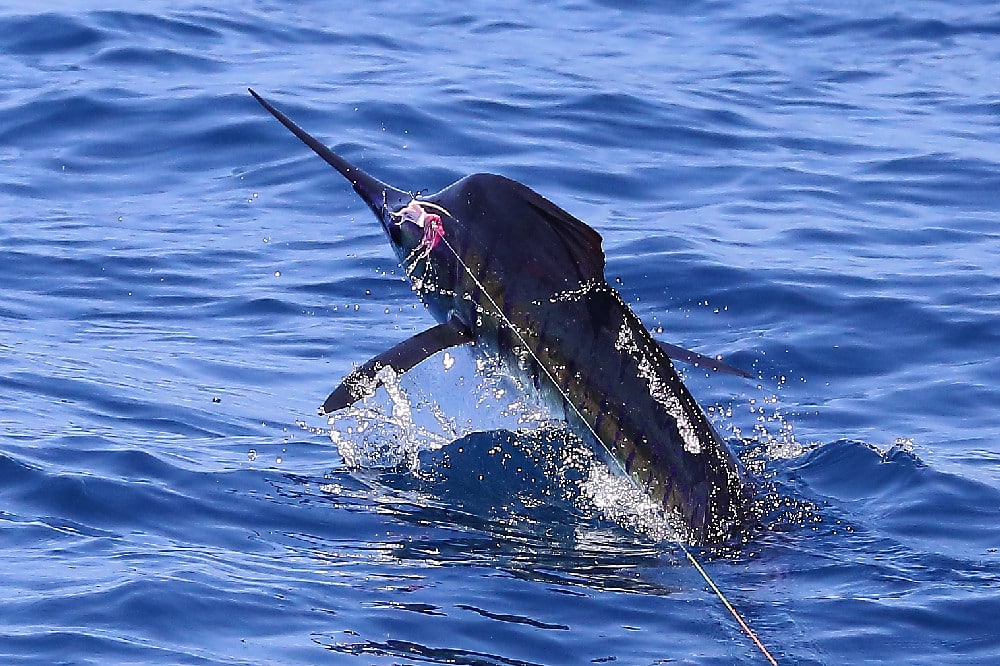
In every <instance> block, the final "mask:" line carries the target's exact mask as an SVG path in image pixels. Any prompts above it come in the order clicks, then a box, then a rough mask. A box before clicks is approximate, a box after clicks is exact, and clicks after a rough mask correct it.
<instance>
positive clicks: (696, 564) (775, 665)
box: [404, 201, 778, 666]
mask: <svg viewBox="0 0 1000 666" xmlns="http://www.w3.org/2000/svg"><path fill="white" fill-rule="evenodd" d="M423 203H430V202H423V201H420V202H419V204H423ZM432 205H433V204H432ZM435 207H436V208H441V207H440V206H435ZM441 210H444V209H443V208H442V209H441ZM444 212H445V213H447V211H444ZM448 216H449V217H451V214H450V213H449V214H448ZM438 240H440V241H442V242H444V244H445V245H446V246H447V247H448V249H449V250H451V253H452V254H453V255H455V260H456V261H458V263H459V265H460V266H461V267H462V268H463V269H464V270H465V273H466V275H468V276H469V278H470V279H471V280H472V281H473V282H475V284H476V286H477V287H478V288H479V290H480V291H481V292H482V293H483V294H484V295H485V296H486V298H487V299H489V301H490V303H491V304H492V305H493V308H494V309H495V310H496V312H497V315H498V318H499V319H500V320H501V321H503V323H504V324H506V325H507V327H508V328H510V330H511V331H512V332H513V333H514V335H516V336H517V338H518V340H520V341H521V344H522V345H523V346H524V349H525V350H527V352H528V353H529V354H530V355H531V357H532V358H533V359H535V363H536V364H537V365H538V367H539V368H541V369H542V370H543V371H544V372H545V374H546V376H547V377H548V378H549V381H550V382H552V385H553V386H555V387H556V390H557V391H559V393H560V395H562V397H563V400H564V402H565V404H568V405H570V406H571V407H572V408H573V411H574V412H576V415H577V416H578V417H579V419H580V420H581V421H582V422H583V423H584V425H586V426H587V429H588V430H590V432H591V433H592V434H593V435H594V438H595V439H597V441H599V442H600V441H601V437H600V435H598V434H597V432H596V431H595V430H594V427H593V426H592V425H590V423H589V422H588V421H587V419H586V418H584V416H583V414H582V413H581V412H580V410H579V408H577V406H576V405H575V404H574V403H573V402H572V401H571V400H570V399H569V396H568V395H566V393H565V392H564V391H563V389H562V387H561V386H559V382H557V381H556V379H555V377H554V376H553V375H552V373H551V372H550V371H549V369H548V368H547V367H546V366H545V364H544V363H542V361H541V359H540V358H538V356H537V355H536V354H535V352H534V351H532V349H531V346H530V345H529V344H528V341H527V340H525V339H524V337H523V336H522V335H521V332H520V331H519V330H518V329H517V327H516V326H514V323H513V322H511V321H510V320H509V319H508V318H507V316H506V315H505V314H504V313H503V311H502V310H501V309H500V306H499V305H497V302H496V301H495V300H493V296H491V295H490V292H489V291H487V289H486V287H485V286H484V285H483V283H482V282H480V281H479V279H478V278H477V277H476V276H475V275H474V274H473V272H472V270H471V269H470V268H469V267H468V266H467V265H466V264H465V262H464V261H462V258H461V257H460V256H459V255H458V252H456V251H455V248H454V247H452V245H451V243H449V242H448V239H447V238H445V237H444V236H443V235H442V236H440V237H439V239H438ZM404 268H405V266H404ZM411 277H412V276H411ZM609 457H610V458H612V459H613V460H614V461H615V464H617V465H618V468H619V469H620V470H621V472H622V473H623V474H624V475H625V476H626V477H628V478H631V476H630V475H629V474H628V472H627V471H626V470H625V467H624V466H623V465H622V463H621V462H620V461H619V460H618V459H617V458H615V457H614V456H609ZM677 545H678V546H679V547H680V549H681V551H682V552H683V553H684V555H685V556H686V557H687V559H688V561H689V562H690V563H691V565H692V566H694V568H695V571H697V572H698V573H699V574H700V575H701V577H702V578H703V579H705V582H706V583H707V584H708V586H709V588H710V589H711V590H712V592H714V593H715V596H717V597H718V598H719V600H720V601H722V605H723V606H725V607H726V610H728V611H729V613H730V614H731V615H732V616H733V617H734V618H736V622H737V623H738V624H739V625H740V628H741V629H742V630H743V632H744V633H745V634H746V635H747V636H748V637H749V638H750V640H751V641H753V644H754V645H755V646H756V647H757V649H758V650H760V652H761V654H763V655H764V658H765V659H767V662H768V663H769V664H771V666H778V662H777V661H776V660H775V658H774V657H773V656H771V652H770V651H769V650H768V649H767V647H766V646H765V645H764V643H763V642H762V641H761V640H760V638H758V636H757V634H756V632H754V630H753V629H752V628H751V627H750V625H749V624H747V622H746V620H744V619H743V616H742V615H740V612H739V611H738V610H736V607H735V606H733V604H732V603H731V602H730V601H729V599H728V598H727V597H726V595H725V594H724V593H723V592H722V590H721V589H719V586H718V585H716V584H715V581H714V580H712V577H711V576H709V575H708V572H707V571H705V568H704V567H702V566H701V563H699V562H698V560H697V559H696V558H695V556H694V554H692V553H691V551H690V550H688V549H687V548H686V547H685V546H684V544H683V543H681V542H680V541H678V542H677Z"/></svg>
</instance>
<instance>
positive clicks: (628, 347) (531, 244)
mask: <svg viewBox="0 0 1000 666" xmlns="http://www.w3.org/2000/svg"><path fill="white" fill-rule="evenodd" d="M250 92H251V94H253V96H254V98H255V99H257V101H258V102H260V103H261V104H262V105H263V106H264V107H265V108H266V109H267V110H268V111H270V112H271V113H272V114H273V115H274V116H275V117H276V118H277V119H278V120H279V121H281V122H282V123H283V124H284V125H285V126H286V127H287V128H288V129H290V130H291V131H292V132H293V133H295V134H296V136H298V137H299V138H300V139H301V140H302V141H303V142H305V143H306V144H307V145H308V146H309V147H310V148H312V149H313V150H315V151H316V152H317V153H318V154H319V155H320V156H321V157H323V159H325V160H326V161H327V162H328V163H329V164H330V165H331V166H333V167H334V168H336V169H337V170H338V171H339V172H340V173H341V174H342V175H343V176H344V177H345V178H347V179H348V180H349V181H350V182H351V184H352V185H353V186H354V189H355V191H356V192H357V193H358V194H359V195H360V197H361V198H362V199H363V200H364V201H365V203H366V204H367V205H368V206H369V208H371V210H372V212H374V213H375V216H376V218H378V220H379V222H380V223H381V224H382V226H383V228H384V229H385V231H386V233H387V234H388V236H389V240H390V242H391V244H392V246H393V248H394V250H395V251H396V253H397V255H398V257H399V259H400V262H401V264H402V265H403V267H404V268H405V269H406V272H407V274H408V276H409V277H410V279H411V280H412V281H413V283H414V285H415V289H416V291H417V292H418V293H419V295H420V297H421V299H422V300H423V301H424V302H425V303H426V304H427V305H428V307H429V309H430V310H431V311H432V313H433V314H434V316H435V317H436V318H437V319H438V321H439V322H440V323H439V324H438V325H437V326H435V327H433V328H431V329H429V330H427V331H424V332H423V333H420V334H418V335H416V336H414V337H413V338H410V339H409V340H407V341H405V342H402V343H400V344H399V345H397V346H396V347H393V348H392V349H390V350H388V351H386V352H384V353H382V354H379V355H378V356H376V357H375V358H373V359H371V360H369V361H368V362H366V363H364V364H363V365H361V366H360V367H358V368H357V369H356V370H355V371H354V372H352V373H351V374H350V375H349V376H348V377H347V378H346V379H345V380H344V382H343V383H342V384H341V385H340V386H339V387H338V388H337V389H336V390H335V391H334V392H333V393H332V394H331V395H330V397H329V398H328V399H327V400H326V402H325V403H324V405H323V407H322V408H321V412H323V413H327V414H329V413H332V412H334V411H336V410H338V409H341V408H344V407H346V406H348V405H350V404H353V403H354V402H356V401H357V400H359V399H360V398H362V397H364V395H365V394H366V392H367V391H370V390H371V388H372V386H374V385H375V384H376V383H377V376H378V371H379V370H380V369H381V368H382V367H384V366H391V367H393V369H394V370H395V371H396V372H397V373H402V372H405V371H406V370H408V369H409V368H411V367H413V366H414V365H416V364H417V363H419V362H420V361H422V360H423V359H425V358H427V357H429V356H430V355H432V354H434V353H436V352H438V351H440V350H442V349H445V348H448V347H451V346H455V345H460V344H466V343H474V344H475V345H476V347H477V348H480V349H481V351H482V352H483V353H489V352H492V353H499V354H500V355H501V357H503V358H504V359H505V360H506V361H507V365H508V367H509V368H511V370H512V371H513V372H517V373H518V374H520V376H521V379H522V381H523V382H524V383H526V384H527V383H530V384H533V385H534V386H535V387H536V388H537V389H539V390H540V391H541V392H542V393H543V394H545V395H548V396H554V397H555V399H557V400H560V401H561V402H562V403H563V404H562V407H563V408H564V410H565V412H566V415H567V418H568V419H569V420H570V421H571V422H573V425H574V426H575V429H576V430H577V431H582V432H585V433H592V434H593V436H594V438H595V439H596V440H597V441H598V442H599V443H600V445H601V446H602V447H603V448H604V449H605V450H606V453H607V454H608V456H607V457H608V458H609V459H611V460H612V461H613V464H614V465H615V466H617V467H619V468H620V469H621V470H623V471H624V472H625V473H626V474H627V475H629V476H630V477H631V478H632V479H633V480H634V481H635V482H636V483H637V484H638V485H639V486H640V487H641V488H643V489H645V491H646V492H647V493H648V495H649V496H650V497H651V498H652V499H653V500H654V501H655V502H657V503H659V504H660V505H662V507H663V509H664V511H665V512H667V514H668V515H672V516H674V517H676V518H679V519H680V520H681V521H683V524H684V525H685V526H686V528H687V531H688V535H687V537H688V538H689V539H690V540H691V541H693V542H695V543H715V542H719V541H723V540H725V539H727V538H729V537H731V536H733V535H734V534H736V533H737V532H739V531H740V530H741V528H742V527H743V526H744V523H745V519H746V515H745V511H746V507H745V505H746V502H747V498H748V493H749V488H750V487H749V484H748V482H747V479H746V477H745V474H744V472H743V470H742V467H741V465H740V464H739V462H738V460H737V459H736V458H735V457H734V456H733V454H732V453H731V452H730V451H729V449H728V448H727V447H726V445H725V443H724V442H723V441H722V440H721V439H720V437H719V436H718V434H717V433H716V432H715V429H714V428H713V427H712V425H711V423H710V422H709V421H708V419H707V417H706V416H705V414H704V412H703V411H702V410H701V408H700V407H699V406H698V404H697V403H696V402H695V400H694V398H693V397H692V395H691V393H690V392H689V391H688V389H687V388H686V387H685V386H684V384H683V383H682V382H681V379H680V377H679V376H678V374H677V372H676V371H675V369H674V367H673V364H672V363H671V360H670V358H671V357H674V358H677V359H680V360H684V361H687V362H695V363H697V364H699V365H702V366H705V367H709V368H713V369H716V370H722V371H729V372H735V373H738V374H745V373H742V372H740V371H737V370H735V369H733V368H730V367H729V366H726V365H725V364H723V363H721V362H718V361H716V360H714V359H710V358H707V357H703V356H700V355H698V354H695V353H693V352H688V351H685V350H683V349H680V348H678V347H673V346H671V345H666V344H664V343H661V342H658V341H656V340H654V339H653V337H652V336H651V335H650V333H649V332H648V331H647V330H646V328H645V327H644V326H643V324H642V322H641V321H640V320H639V318H638V317H637V316H636V315H635V314H634V313H633V312H632V311H631V309H629V307H628V306H627V305H626V304H625V303H624V301H623V300H622V298H621V296H620V295H619V294H618V292H617V291H615V290H614V289H613V288H612V287H611V286H610V285H609V284H608V283H607V281H606V280H605V276H604V263H605V260H604V253H603V251H602V249H601V236H600V235H599V234H598V233H597V232H596V231H594V230H593V229H592V228H591V227H589V226H587V225H586V224H585V223H583V222H581V221H580V220H578V219H576V218H575V217H573V216H572V215H570V214H569V213H567V212H566V211H564V210H562V209H561V208H560V207H558V206H556V205H555V204H554V203H552V202H550V201H549V200H547V199H545V198H544V197H542V196H541V195H539V194H537V193H536V192H534V191H533V190H531V189H530V188H528V187H527V186H525V185H523V184H521V183H518V182H516V181H513V180H510V179H508V178H505V177H503V176H497V175H492V174H474V175H470V176H467V177H465V178H462V179H461V180H459V181H457V182H455V183H454V184H452V185H450V186H449V187H447V188H445V189H444V190H442V191H440V192H438V193H437V194H434V195H431V196H426V197H424V196H421V197H414V196H412V195H410V194H409V193H406V192H404V191H402V190H399V189H396V188H394V187H392V186H389V185H386V184H385V183H382V182H381V181H378V180H376V179H375V178H372V177H371V176H369V175H368V174H366V173H364V172H363V171H361V170H360V169H358V168H356V167H354V166H353V165H351V164H350V163H348V162H346V161H345V160H344V159H343V158H342V157H340V156H339V155H336V154H335V153H333V152H332V151H330V150H329V149H328V148H326V147H325V146H323V145H322V144H321V143H320V142H318V141H317V140H316V139H314V138H313V137H311V136H310V135H309V134H307V133H306V132H305V131H303V130H302V129H301V128H299V127H298V126H297V125H295V124H294V123H293V122H292V121H291V120H289V119H288V118H287V117H286V116H284V115H283V114H282V113H281V112H280V111H278V110H277V109H275V108H274V107H273V106H271V105H270V104H269V103H268V102H267V101H265V100H264V99H262V98H261V97H260V96H259V95H257V94H256V93H255V92H254V91H252V90H251V91H250Z"/></svg>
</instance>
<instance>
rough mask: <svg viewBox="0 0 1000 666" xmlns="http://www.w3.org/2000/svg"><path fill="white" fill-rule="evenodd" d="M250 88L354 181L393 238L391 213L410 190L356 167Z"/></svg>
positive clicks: (278, 116) (300, 135)
mask: <svg viewBox="0 0 1000 666" xmlns="http://www.w3.org/2000/svg"><path fill="white" fill-rule="evenodd" d="M247 90H249V91H250V94H251V95H253V98H254V99H255V100H257V101H258V102H260V105H261V106H263V107H264V108H265V109H267V110H268V111H269V112H270V113H271V115H272V116H274V117H275V118H277V119H278V121H279V122H280V123H281V124H282V125H284V126H285V127H287V128H288V129H289V130H290V131H291V133H292V134H294V135H295V136H297V137H299V139H300V140H301V141H302V143H304V144H306V145H307V146H309V147H310V148H312V149H313V151H314V152H315V153H316V154H317V155H319V156H320V157H322V158H323V160H324V161H325V162H326V163H327V164H329V165H330V166H332V167H333V168H334V169H336V170H337V171H339V172H340V175H342V176H343V177H344V178H346V179H347V180H348V181H349V182H350V183H351V185H352V186H353V187H354V191H355V192H357V193H358V196H360V197H361V198H362V199H363V200H364V202H365V203H366V204H368V207H369V208H371V209H372V212H373V213H375V216H376V217H377V218H378V219H379V221H380V222H381V223H382V227H383V228H384V229H385V231H386V233H389V234H390V238H391V237H392V236H391V227H392V225H393V224H394V220H393V216H392V215H391V213H393V212H395V211H398V210H399V209H401V208H403V207H404V206H406V205H407V204H408V203H409V202H410V201H411V200H412V199H413V197H412V196H411V195H410V194H409V193H408V192H404V191H402V190H400V189H397V188H395V187H393V186H392V185H387V184H385V183H383V182H382V181H380V180H379V179H378V178H374V177H373V176H370V175H368V174H367V173H365V172H364V171H362V170H361V169H359V168H358V167H356V166H354V165H353V164H351V163H350V162H348V161H347V160H345V159H344V158H343V157H341V156H340V155H338V154H337V153H335V152H333V151H332V150H330V149H329V148H327V147H326V146H324V145H323V144H322V143H320V142H319V141H318V140H317V139H316V138H315V137H313V136H312V135H311V134H309V133H308V132H306V131H305V130H304V129H302V128H301V127H299V126H298V125H296V124H295V123H294V122H292V121H291V120H290V119H289V118H288V116H286V115H285V114H283V113H282V112H281V111H278V110H277V109H276V108H274V107H273V106H272V105H271V103H270V102H268V101H267V100H266V99H264V98H263V97H261V96H260V95H258V94H257V93H256V92H255V91H254V90H253V89H252V88H247Z"/></svg>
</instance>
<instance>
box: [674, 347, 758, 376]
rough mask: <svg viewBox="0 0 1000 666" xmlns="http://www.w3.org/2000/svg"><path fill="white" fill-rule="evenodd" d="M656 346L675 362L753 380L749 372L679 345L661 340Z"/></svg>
mask: <svg viewBox="0 0 1000 666" xmlns="http://www.w3.org/2000/svg"><path fill="white" fill-rule="evenodd" d="M656 344H658V345H660V348H661V349H662V350H663V351H664V352H666V354H667V356H669V357H670V358H672V359H673V360H675V361H680V362H681V363H687V364H689V365H694V366H697V367H699V368H707V369H708V370H714V371H716V372H724V373H726V374H728V375H737V376H739V377H746V378H747V379H753V375H751V374H750V373H749V372H746V371H745V370H740V369H739V368H734V367H733V366H731V365H729V364H728V363H723V362H722V361H720V360H719V359H717V358H712V357H711V356H704V355H702V354H699V353H698V352H693V351H691V350H690V349H684V348H683V347H678V346H677V345H672V344H670V343H669V342H663V341H661V340H657V341H656Z"/></svg>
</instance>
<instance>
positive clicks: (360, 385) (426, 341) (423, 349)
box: [319, 317, 473, 416]
mask: <svg viewBox="0 0 1000 666" xmlns="http://www.w3.org/2000/svg"><path fill="white" fill-rule="evenodd" d="M472 341H473V337H472V334H471V333H470V332H469V330H468V328H466V327H465V325H464V324H462V323H461V322H460V321H459V320H458V319H455V318H454V317H452V318H451V319H449V320H448V321H446V322H445V323H443V324H438V325H437V326H435V327H433V328H429V329H427V330H426V331H424V332H423V333H417V334H416V335H414V336H413V337H412V338H410V339H409V340H405V341H403V342H400V343H399V344H398V345H396V346H395V347H393V348H392V349H388V350H386V351H384V352H382V353H381V354H379V355H378V356H376V357H374V358H372V359H369V360H368V361H366V362H365V363H364V364H363V365H361V366H359V367H358V368H356V369H355V370H354V371H353V372H351V374H349V375H348V376H347V377H345V378H344V381H343V382H341V383H340V386H338V387H337V388H336V390H335V391H334V392H333V393H331V394H330V397H328V398H327V399H326V402H324V403H323V406H322V407H320V408H319V413H320V416H325V415H328V414H332V413H333V412H335V411H337V410H338V409H343V408H344V407H349V406H350V405H353V404H354V403H356V402H357V401H358V400H361V399H362V398H364V397H365V396H366V395H370V394H371V393H372V392H373V391H374V390H375V389H376V388H378V386H379V385H380V384H381V380H380V379H379V376H378V375H379V371H380V370H381V369H382V368H384V367H386V366H389V367H391V368H392V369H393V370H394V371H395V372H396V374H400V375H401V374H403V373H404V372H406V371H407V370H409V369H410V368H412V367H413V366H415V365H417V364H418V363H420V362H421V361H423V360H425V359H427V358H430V357H431V356H433V355H434V354H436V353H438V352H439V351H442V350H444V349H448V348H449V347H455V346H457V345H462V344H466V343H469V342H472Z"/></svg>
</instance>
